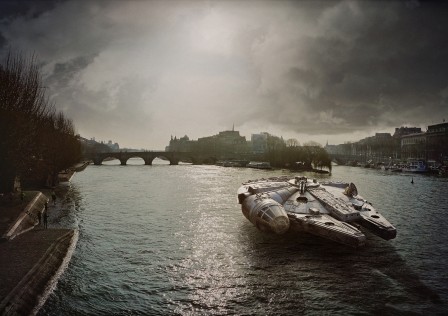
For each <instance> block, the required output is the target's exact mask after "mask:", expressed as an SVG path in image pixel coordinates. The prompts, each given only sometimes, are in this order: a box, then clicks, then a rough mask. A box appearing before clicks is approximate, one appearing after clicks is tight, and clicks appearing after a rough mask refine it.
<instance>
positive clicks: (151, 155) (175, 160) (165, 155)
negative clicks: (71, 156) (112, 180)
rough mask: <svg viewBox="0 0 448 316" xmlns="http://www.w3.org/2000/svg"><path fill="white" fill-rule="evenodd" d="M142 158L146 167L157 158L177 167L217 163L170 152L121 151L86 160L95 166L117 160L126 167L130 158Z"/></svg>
mask: <svg viewBox="0 0 448 316" xmlns="http://www.w3.org/2000/svg"><path fill="white" fill-rule="evenodd" d="M135 157H138V158H142V159H143V160H144V161H145V165H152V161H153V160H154V159H155V158H161V159H165V160H168V161H169V162H170V165H177V164H179V161H182V162H190V163H193V164H203V163H212V164H213V163H216V160H217V159H216V157H213V156H204V155H200V154H196V153H191V152H170V151H136V152H128V151H120V152H109V153H91V154H86V155H85V158H87V159H90V160H92V161H93V163H94V164H95V165H101V164H102V163H103V161H104V159H106V158H116V159H118V160H120V163H121V165H123V166H125V165H126V163H127V161H128V159H130V158H135Z"/></svg>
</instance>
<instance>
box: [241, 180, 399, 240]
mask: <svg viewBox="0 0 448 316" xmlns="http://www.w3.org/2000/svg"><path fill="white" fill-rule="evenodd" d="M237 193H238V201H239V203H240V204H241V209H242V212H243V214H244V216H245V217H246V218H247V219H248V220H249V221H250V222H252V223H253V224H254V225H255V226H256V227H257V228H258V229H259V230H261V231H266V232H273V233H276V234H283V233H285V232H287V231H302V232H308V233H310V234H313V235H316V236H320V237H323V238H326V239H330V240H333V241H336V242H339V243H341V244H345V245H349V246H352V247H356V248H357V247H361V246H364V245H365V242H366V236H365V235H364V234H363V233H362V232H361V231H360V230H359V229H358V227H357V225H358V224H360V225H361V226H363V227H365V228H366V229H368V230H370V231H371V232H372V233H374V234H376V235H378V236H380V237H382V238H383V239H386V240H389V239H393V238H395V236H396V229H395V227H394V226H392V225H391V224H390V223H389V222H388V221H387V220H386V219H385V218H384V217H383V216H382V215H381V214H379V212H378V211H376V210H375V209H374V208H373V206H372V205H371V204H370V203H369V202H367V201H366V200H365V199H364V198H362V197H361V196H359V195H358V194H357V188H356V186H355V185H354V184H348V183H342V182H326V183H322V184H320V183H318V182H317V181H316V180H310V179H307V178H305V177H295V178H294V179H289V178H286V177H280V178H269V179H260V180H255V181H249V182H246V183H243V185H242V186H241V187H240V188H239V189H238V192H237ZM355 225H356V226H355Z"/></svg>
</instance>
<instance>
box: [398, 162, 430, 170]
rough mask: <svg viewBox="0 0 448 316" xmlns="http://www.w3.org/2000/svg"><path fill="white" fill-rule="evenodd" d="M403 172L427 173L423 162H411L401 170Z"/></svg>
mask: <svg viewBox="0 0 448 316" xmlns="http://www.w3.org/2000/svg"><path fill="white" fill-rule="evenodd" d="M402 171H403V172H414V173H425V172H428V171H429V170H428V168H427V166H426V163H425V162H424V161H423V160H413V161H411V162H409V164H408V165H406V166H404V167H403V168H402Z"/></svg>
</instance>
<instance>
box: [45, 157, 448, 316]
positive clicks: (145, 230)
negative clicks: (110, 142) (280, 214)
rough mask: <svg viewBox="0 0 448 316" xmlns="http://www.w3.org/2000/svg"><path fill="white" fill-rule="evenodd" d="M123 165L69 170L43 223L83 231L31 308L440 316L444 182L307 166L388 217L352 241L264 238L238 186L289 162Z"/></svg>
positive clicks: (447, 259)
mask: <svg viewBox="0 0 448 316" xmlns="http://www.w3.org/2000/svg"><path fill="white" fill-rule="evenodd" d="M128 163H129V165H127V166H120V165H113V164H114V162H109V163H108V164H109V165H102V166H93V165H91V166H89V167H88V168H87V169H86V170H85V171H83V172H81V173H77V174H76V175H75V177H74V178H73V179H72V183H71V185H70V187H69V188H68V193H67V195H66V197H65V201H64V208H63V209H62V210H61V211H60V212H57V213H54V214H52V215H51V218H50V222H49V224H50V226H56V227H57V226H66V227H67V226H69V227H75V228H78V229H79V232H80V235H79V241H78V245H77V248H76V250H75V252H74V254H73V257H72V261H71V262H70V265H69V266H68V268H67V270H66V271H65V273H64V274H63V276H62V277H61V279H60V280H59V283H58V285H57V287H56V289H55V291H54V292H53V293H52V294H51V295H50V297H49V299H48V301H47V302H46V304H45V305H44V307H43V308H42V309H41V311H40V312H39V315H347V314H349V315H378V314H382V315H409V314H411V315H444V314H445V315H446V314H448V305H447V303H448V272H447V271H448V243H447V235H448V234H447V231H448V206H447V205H448V179H447V178H440V177H436V176H422V175H410V174H396V173H390V172H382V171H378V170H371V169H363V168H355V167H345V166H335V167H334V168H333V173H332V175H331V176H328V175H314V174H308V176H310V177H315V178H318V179H333V180H344V181H349V182H350V181H351V182H354V183H355V184H356V186H357V187H358V191H359V194H361V195H362V196H364V198H366V199H367V200H369V201H371V202H372V203H373V205H374V206H375V207H376V208H377V209H378V210H379V211H380V212H381V213H382V214H383V215H385V217H386V218H388V219H389V221H390V222H392V223H393V224H394V225H395V226H396V227H397V231H398V236H397V238H396V239H394V240H391V241H384V240H382V239H380V238H378V237H376V236H373V235H371V234H368V233H367V234H366V235H367V237H368V242H367V245H366V246H365V247H364V248H362V249H358V250H355V249H351V248H349V247H346V246H342V245H339V244H336V243H333V242H331V241H327V240H324V239H320V238H318V237H313V236H311V235H307V234H296V235H288V234H287V235H283V236H275V235H266V234H263V233H261V232H259V231H258V230H257V229H256V228H255V227H254V226H253V225H252V224H251V223H250V222H249V221H248V220H247V219H246V218H245V217H244V216H243V214H242V212H241V208H240V205H238V204H237V199H236V190H237V189H238V187H239V186H240V185H241V183H242V182H244V181H246V180H250V179H257V178H263V177H264V178H266V177H270V176H278V175H291V176H294V175H295V174H294V173H292V172H290V171H288V170H269V171H266V170H254V169H244V168H223V167H218V166H196V165H178V166H169V165H164V164H154V165H152V166H145V165H139V164H142V163H143V161H142V160H139V159H131V160H130V161H129V162H128ZM411 177H413V179H414V182H415V183H414V184H411Z"/></svg>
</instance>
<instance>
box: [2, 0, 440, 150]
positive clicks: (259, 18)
mask: <svg viewBox="0 0 448 316" xmlns="http://www.w3.org/2000/svg"><path fill="white" fill-rule="evenodd" d="M446 9H447V7H446V6H445V5H443V4H441V3H435V2H419V1H400V2H398V1H397V2H369V1H362V2H361V1H359V2H357V1H324V2H315V1H291V2H289V1H38V2H35V1H20V2H16V1H2V3H1V4H0V57H2V58H3V57H4V56H5V55H6V54H7V52H8V51H9V50H10V49H11V50H13V51H20V52H22V53H24V54H25V55H26V56H30V55H31V54H33V53H34V54H35V56H36V60H37V62H38V63H39V64H40V65H41V70H42V74H43V77H44V78H43V79H44V82H45V85H46V89H47V93H48V96H49V97H50V99H51V101H52V102H54V103H55V105H56V108H57V109H58V110H60V111H62V112H64V113H65V114H66V115H67V116H68V117H70V118H72V119H73V122H74V124H75V126H76V129H77V132H78V133H79V134H80V135H81V136H84V137H87V138H90V137H96V139H98V140H101V139H103V140H109V139H112V140H113V141H114V142H118V143H120V145H121V146H123V147H132V148H147V149H162V148H164V147H165V146H166V145H167V143H168V142H169V140H170V136H171V135H173V136H174V135H176V136H178V137H179V136H183V135H185V134H187V135H188V136H189V137H190V139H196V138H198V137H202V136H208V135H213V134H217V133H218V132H219V131H222V130H230V129H232V126H233V124H234V126H235V130H239V131H240V133H241V135H244V136H246V137H247V138H250V135H251V134H252V133H258V132H269V133H271V134H274V135H278V136H283V137H284V138H285V139H287V138H297V139H298V140H299V142H301V143H303V142H306V141H311V140H312V141H317V142H320V143H321V144H325V143H326V141H327V140H328V141H329V143H332V144H337V143H342V142H344V141H356V140H359V139H361V138H363V137H366V136H369V135H372V134H374V133H375V132H393V130H394V128H395V127H399V126H416V127H422V129H426V126H427V125H430V124H435V123H440V122H442V120H443V119H444V118H448V106H447V105H448V77H447V75H446V74H447V70H448V46H447V45H446V39H447V38H448V20H447V19H446V16H447V15H446V13H447V10H446Z"/></svg>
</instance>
